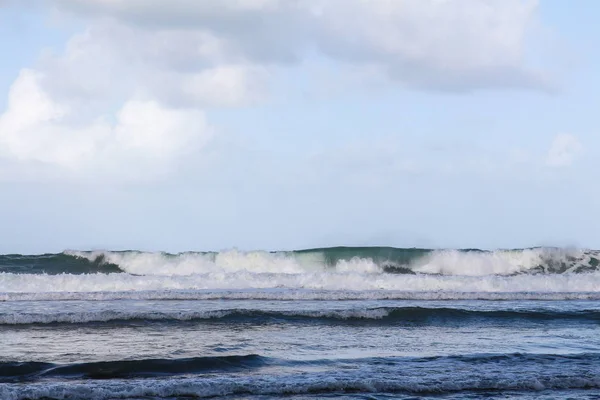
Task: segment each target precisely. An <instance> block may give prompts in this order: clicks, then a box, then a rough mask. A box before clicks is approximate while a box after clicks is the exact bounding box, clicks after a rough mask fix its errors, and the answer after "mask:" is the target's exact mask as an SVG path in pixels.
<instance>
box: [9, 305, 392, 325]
mask: <svg viewBox="0 0 600 400" xmlns="http://www.w3.org/2000/svg"><path fill="white" fill-rule="evenodd" d="M263 312H264V311H260V310H250V309H248V310H210V311H161V312H148V311H109V310H102V311H81V312H50V313H44V314H41V313H3V314H0V325H27V324H53V323H70V324H82V323H88V322H109V321H127V320H136V319H138V320H139V319H143V320H148V321H167V320H169V321H172V320H175V321H193V320H211V319H220V318H224V317H227V316H230V315H239V316H244V315H247V316H252V315H254V314H255V313H263ZM266 313H267V314H269V312H268V311H266ZM389 313H390V312H389V310H387V309H383V308H375V309H350V310H321V311H317V310H315V311H299V310H290V311H274V312H273V314H272V315H277V316H286V317H308V318H332V319H341V320H346V319H354V318H362V319H382V318H385V317H387V316H388V315H389Z"/></svg>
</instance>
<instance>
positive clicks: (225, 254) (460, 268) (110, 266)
mask: <svg viewBox="0 0 600 400" xmlns="http://www.w3.org/2000/svg"><path fill="white" fill-rule="evenodd" d="M599 260H600V251H597V250H586V249H562V248H532V249H517V250H495V251H484V250H473V249H466V250H429V249H414V248H410V249H402V248H392V247H333V248H322V249H308V250H299V251H288V252H267V251H251V252H242V251H238V250H229V251H222V252H204V253H201V252H186V253H179V254H169V253H162V252H139V251H121V252H112V251H66V252H63V253H60V254H44V255H33V256H32V255H2V256H0V272H6V273H26V274H40V273H45V274H63V273H68V274H91V273H112V272H125V273H129V274H133V275H161V276H173V275H194V274H207V273H234V272H242V271H247V272H252V273H257V274H260V273H283V274H302V273H310V272H337V273H346V272H358V273H367V274H381V273H390V274H439V275H462V276H485V275H514V274H523V273H527V274H541V273H545V274H562V273H580V272H593V271H598V270H600V267H599V264H600V261H599Z"/></svg>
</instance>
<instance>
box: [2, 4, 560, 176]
mask: <svg viewBox="0 0 600 400" xmlns="http://www.w3.org/2000/svg"><path fill="white" fill-rule="evenodd" d="M40 4H41V7H44V8H45V9H47V10H50V9H51V10H52V12H53V13H54V15H59V16H61V17H62V18H67V19H68V18H74V19H75V20H77V21H79V22H83V23H84V24H85V26H86V29H84V30H83V31H82V32H79V33H77V34H75V35H74V36H73V37H72V38H71V39H70V40H69V42H68V43H67V44H66V45H65V47H64V49H62V50H60V51H54V52H45V53H44V54H43V55H42V56H41V57H40V60H39V63H38V64H37V65H36V66H34V67H32V68H28V69H23V70H22V71H21V73H20V74H19V76H18V78H17V80H16V81H15V82H14V84H13V85H12V87H11V89H10V93H9V94H8V107H7V109H6V110H5V111H4V113H2V114H1V116H0V156H1V157H2V159H3V160H4V162H5V163H6V162H8V163H9V164H10V165H11V168H13V170H14V171H17V172H18V171H20V170H22V169H23V166H29V167H31V166H32V165H33V166H35V168H37V169H38V170H40V171H48V169H49V168H51V169H54V170H56V171H58V172H57V174H58V176H68V177H75V178H77V177H82V176H89V175H90V174H92V175H102V176H107V177H112V178H115V179H122V178H124V177H125V178H128V179H154V178H156V177H163V176H166V175H167V174H169V172H171V171H172V170H173V169H174V168H176V166H177V163H178V160H180V159H181V158H182V157H185V156H186V155H189V154H194V156H195V157H202V149H203V148H204V146H206V144H207V143H209V142H210V140H211V138H212V137H214V136H215V135H218V132H219V129H218V127H214V126H211V124H210V122H209V121H210V111H211V110H212V109H215V108H231V107H247V106H252V105H254V104H259V103H261V102H265V101H268V100H269V96H270V85H272V79H271V77H272V75H273V74H275V73H276V71H278V70H281V69H284V68H296V69H302V68H303V66H304V65H305V64H306V63H308V62H311V61H313V60H315V59H316V60H327V61H328V62H333V63H335V65H336V66H337V67H338V68H340V70H343V69H344V68H355V67H365V68H372V69H373V70H375V71H378V72H379V73H380V74H381V75H382V77H383V78H384V79H386V80H388V81H389V82H390V84H393V85H398V87H399V88H412V89H417V90H421V89H425V90H433V91H444V92H451V93H454V92H458V93H462V92H469V91H474V90H481V89H504V88H518V89H545V88H546V87H547V85H548V79H547V77H546V75H545V73H544V71H539V70H536V69H535V68H534V67H532V66H531V65H530V64H529V63H528V62H527V59H528V57H527V56H528V52H527V41H528V38H529V37H530V35H531V34H532V31H534V30H535V27H536V9H537V2H536V1H531V0H374V1H366V0H305V1H297V0H231V1H220V0H205V1H196V0H172V1H168V2H167V1H162V0H54V1H42V2H40ZM557 146H559V147H560V146H561V144H560V143H559V144H558V145H557ZM555 153H557V154H558V155H556V154H555V155H550V156H549V160H548V162H549V164H556V163H557V162H558V163H564V162H565V159H568V158H569V157H567V156H565V155H564V154H563V153H564V152H562V153H561V151H560V149H559V150H556V151H555ZM559 153H560V154H559ZM561 154H562V155H561ZM402 168H405V167H402ZM406 168H408V167H406Z"/></svg>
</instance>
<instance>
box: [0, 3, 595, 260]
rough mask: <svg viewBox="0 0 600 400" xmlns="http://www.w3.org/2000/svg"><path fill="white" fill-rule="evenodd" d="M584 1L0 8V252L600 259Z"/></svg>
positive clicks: (591, 39) (590, 31)
mask: <svg viewBox="0 0 600 400" xmlns="http://www.w3.org/2000/svg"><path fill="white" fill-rule="evenodd" d="M599 12H600V6H599V5H598V4H597V3H596V2H593V1H591V0H590V1H581V2H577V6H574V5H573V4H570V3H569V5H567V4H566V3H565V2H562V1H558V0H555V1H544V0H540V1H539V2H536V1H526V0H502V1H501V0H447V1H443V2H440V1H434V0H431V1H430V0H419V1H417V0H402V1H401V0H398V1H395V2H388V1H385V0H377V1H372V2H366V3H365V2H362V1H360V0H348V1H336V0H331V1H323V0H309V1H306V2H303V3H300V5H298V4H297V3H295V2H291V1H285V0H235V1H234V0H232V1H230V2H217V1H214V2H213V1H206V2H194V1H190V0H175V1H173V2H161V1H158V0H147V1H138V0H132V1H125V0H121V1H117V0H115V1H112V2H106V1H103V0H55V1H50V0H48V1H39V2H34V3H29V6H28V7H24V6H23V5H22V4H21V2H11V1H4V2H2V1H0V50H1V51H2V53H3V54H5V55H9V56H8V57H5V60H3V62H2V63H1V65H0V92H1V93H0V112H1V114H0V193H1V194H2V195H1V196H0V221H2V223H1V224H0V252H3V253H7V252H36V253H37V252H45V251H60V250H63V249H89V248H110V249H131V248H135V249H146V250H168V251H183V250H219V249H225V248H231V247H238V248H241V249H281V248H285V249H289V248H302V247H317V246H329V245H393V246H398V247H407V246H424V247H480V248H497V247H528V246H537V245H558V246H584V247H595V248H598V247H600V233H599V231H598V230H597V229H596V228H595V225H594V221H595V219H596V218H597V217H598V215H599V213H600V205H599V204H600V203H598V201H597V198H598V194H599V193H598V190H597V182H598V178H599V177H600V176H599V175H600V173H599V169H598V168H597V167H596V163H597V162H596V157H595V153H596V149H598V147H599V146H600V139H598V135H597V132H596V131H597V129H598V128H597V127H598V126H599V125H600V124H599V123H598V119H599V117H598V112H597V104H599V101H598V100H599V99H598V97H599V95H598V93H600V74H599V73H598V72H597V71H600V58H599V57H598V55H596V54H595V53H596V52H595V51H594V50H595V47H596V46H595V44H596V43H595V38H597V37H600V32H598V30H599V29H600V28H598V27H597V24H595V21H596V20H597V16H598V15H599Z"/></svg>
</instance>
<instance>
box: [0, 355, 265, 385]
mask: <svg viewBox="0 0 600 400" xmlns="http://www.w3.org/2000/svg"><path fill="white" fill-rule="evenodd" d="M266 362H267V359H266V358H263V357H260V356H259V355H256V354H250V355H243V356H221V357H195V358H185V359H144V360H121V361H103V362H92V363H80V364H68V365H57V364H52V363H43V362H1V363H0V382H4V383H6V382H22V381H31V380H36V379H42V378H50V377H53V378H56V377H60V378H77V379H125V378H141V377H145V378H147V377H159V376H167V375H179V374H198V373H205V372H213V371H219V372H225V371H238V370H245V369H251V368H258V367H260V366H262V365H264V364H265V363H266Z"/></svg>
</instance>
